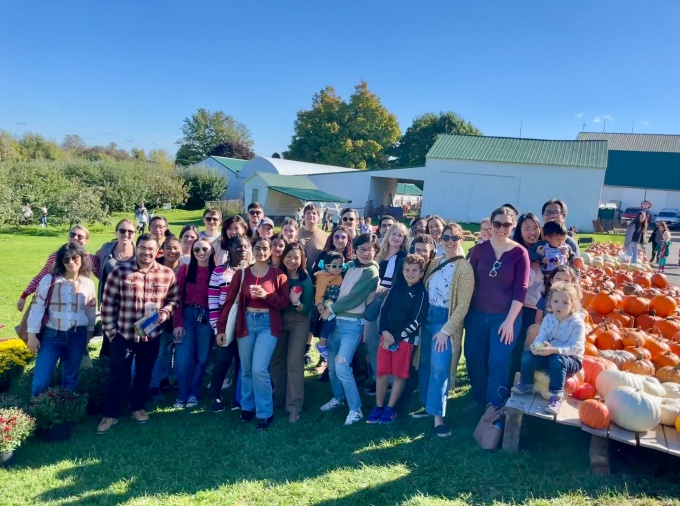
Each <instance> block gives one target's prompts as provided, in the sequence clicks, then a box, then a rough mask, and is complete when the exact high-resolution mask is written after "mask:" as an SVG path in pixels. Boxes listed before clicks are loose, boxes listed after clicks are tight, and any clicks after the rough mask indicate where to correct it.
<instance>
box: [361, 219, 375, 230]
mask: <svg viewBox="0 0 680 506" xmlns="http://www.w3.org/2000/svg"><path fill="white" fill-rule="evenodd" d="M371 232H373V225H372V224H371V217H370V216H364V219H363V221H362V222H361V233H362V234H370V233H371Z"/></svg>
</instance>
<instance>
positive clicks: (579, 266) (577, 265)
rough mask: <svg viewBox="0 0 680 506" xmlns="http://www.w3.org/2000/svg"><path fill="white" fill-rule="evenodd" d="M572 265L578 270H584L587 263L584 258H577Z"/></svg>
mask: <svg viewBox="0 0 680 506" xmlns="http://www.w3.org/2000/svg"><path fill="white" fill-rule="evenodd" d="M572 265H573V266H574V268H576V269H583V267H585V263H584V262H583V258H581V257H575V258H574V260H573V261H572Z"/></svg>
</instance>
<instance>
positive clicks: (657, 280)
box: [651, 272, 668, 288]
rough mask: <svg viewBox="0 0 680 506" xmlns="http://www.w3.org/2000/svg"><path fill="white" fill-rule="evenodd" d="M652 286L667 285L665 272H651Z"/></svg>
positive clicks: (660, 286)
mask: <svg viewBox="0 0 680 506" xmlns="http://www.w3.org/2000/svg"><path fill="white" fill-rule="evenodd" d="M651 281H652V286H653V287H655V288H666V287H667V286H668V278H667V277H666V275H665V274H662V273H660V272H657V273H654V274H652V280H651Z"/></svg>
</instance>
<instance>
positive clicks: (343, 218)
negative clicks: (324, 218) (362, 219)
mask: <svg viewBox="0 0 680 506" xmlns="http://www.w3.org/2000/svg"><path fill="white" fill-rule="evenodd" d="M354 220H355V218H350V217H349V216H343V217H342V221H354Z"/></svg>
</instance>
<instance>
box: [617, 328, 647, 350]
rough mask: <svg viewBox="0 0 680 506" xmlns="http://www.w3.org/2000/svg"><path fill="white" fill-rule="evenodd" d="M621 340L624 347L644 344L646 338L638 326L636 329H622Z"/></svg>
mask: <svg viewBox="0 0 680 506" xmlns="http://www.w3.org/2000/svg"><path fill="white" fill-rule="evenodd" d="M621 340H622V341H623V346H624V348H627V347H628V346H633V347H636V348H637V347H638V346H644V344H645V341H646V340H647V338H646V336H645V334H644V332H642V329H640V328H639V327H638V328H636V329H624V330H623V331H622V332H621Z"/></svg>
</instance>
